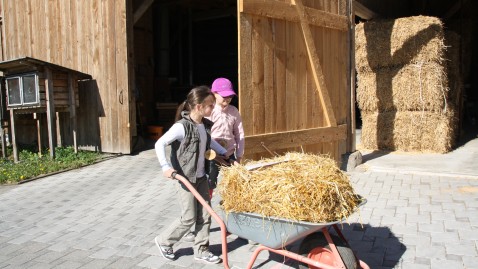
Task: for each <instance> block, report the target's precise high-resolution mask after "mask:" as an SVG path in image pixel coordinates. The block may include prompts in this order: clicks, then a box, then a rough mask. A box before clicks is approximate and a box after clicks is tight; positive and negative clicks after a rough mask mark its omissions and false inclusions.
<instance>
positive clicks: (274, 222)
mask: <svg viewBox="0 0 478 269" xmlns="http://www.w3.org/2000/svg"><path fill="white" fill-rule="evenodd" d="M218 213H219V215H220V216H221V218H222V219H223V220H224V223H225V224H226V227H227V230H228V232H230V233H231V234H235V235H237V236H239V237H241V238H244V239H248V240H252V241H254V242H257V243H259V244H261V245H264V246H266V247H270V248H273V249H280V248H284V247H285V246H287V245H289V244H291V243H292V242H294V241H296V240H298V239H301V238H304V237H306V236H307V235H309V234H311V233H314V232H317V231H319V230H321V229H322V228H324V227H327V226H329V225H333V224H336V223H338V222H340V221H334V222H328V223H312V222H305V221H292V220H289V219H283V218H276V217H264V216H262V215H259V214H256V213H238V212H230V213H228V214H226V213H225V212H224V211H222V210H220V211H219V212H218Z"/></svg>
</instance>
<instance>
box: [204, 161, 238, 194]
mask: <svg viewBox="0 0 478 269" xmlns="http://www.w3.org/2000/svg"><path fill="white" fill-rule="evenodd" d="M235 160H236V156H235V155H234V154H233V155H231V158H230V161H229V162H230V163H232V162H233V161H235ZM209 163H210V165H209V178H208V183H209V189H211V190H214V189H215V188H216V187H217V177H218V176H219V169H220V166H221V164H219V163H218V162H216V161H211V162H209Z"/></svg>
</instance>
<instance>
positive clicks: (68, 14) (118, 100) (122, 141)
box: [0, 0, 136, 153]
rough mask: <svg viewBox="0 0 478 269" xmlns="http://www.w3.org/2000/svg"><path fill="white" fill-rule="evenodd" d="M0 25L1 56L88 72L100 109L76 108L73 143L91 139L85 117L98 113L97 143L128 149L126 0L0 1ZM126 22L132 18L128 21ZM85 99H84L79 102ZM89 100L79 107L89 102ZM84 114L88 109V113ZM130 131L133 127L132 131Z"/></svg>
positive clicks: (129, 14) (129, 56)
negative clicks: (75, 139) (1, 33)
mask: <svg viewBox="0 0 478 269" xmlns="http://www.w3.org/2000/svg"><path fill="white" fill-rule="evenodd" d="M0 4H1V5H2V6H1V10H2V11H3V14H4V17H3V25H4V32H5V35H4V37H6V38H5V40H4V46H5V48H4V52H5V55H4V59H3V60H11V59H15V58H20V57H24V56H29V57H33V58H37V59H40V60H43V61H47V62H51V63H54V64H58V65H61V66H64V67H67V68H71V69H73V70H78V71H80V72H83V73H87V74H90V75H91V76H92V77H93V80H94V83H89V84H87V85H90V86H91V87H97V89H90V90H89V92H96V90H97V92H98V95H99V96H94V97H93V100H98V102H100V103H101V104H95V106H97V105H98V106H101V107H102V108H103V109H104V111H103V112H104V113H103V114H102V113H99V112H98V111H96V110H88V109H81V110H80V111H82V114H80V113H78V118H79V122H80V125H79V126H78V144H79V146H81V144H82V143H88V142H87V141H96V140H95V138H94V137H89V136H98V134H97V133H92V132H90V131H89V128H88V127H89V126H88V125H89V123H88V122H87V121H86V120H85V119H88V118H92V117H96V118H99V128H100V137H101V141H100V145H94V146H95V148H101V150H102V151H105V152H114V153H130V151H131V133H132V130H134V128H136V123H135V118H132V117H131V116H130V107H131V103H132V102H134V100H133V96H132V94H131V90H132V86H131V85H132V83H133V82H132V80H133V79H134V78H133V77H132V76H134V75H133V73H132V72H130V70H131V68H132V67H131V61H132V57H133V56H132V55H133V54H132V53H130V52H129V51H128V50H129V49H130V48H131V46H130V42H131V36H132V26H128V25H127V21H128V19H129V18H132V10H131V0H127V1H114V0H103V1H97V0H82V1H77V0H61V1H56V0H15V1H11V0H1V2H0ZM130 24H131V23H130ZM83 101H84V102H83ZM87 101H88V99H87V100H85V99H83V100H80V106H82V107H83V106H88V105H89V104H88V103H87ZM85 113H93V114H91V115H87V114H85ZM134 132H135V130H134Z"/></svg>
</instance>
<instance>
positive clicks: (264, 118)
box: [238, 0, 350, 162]
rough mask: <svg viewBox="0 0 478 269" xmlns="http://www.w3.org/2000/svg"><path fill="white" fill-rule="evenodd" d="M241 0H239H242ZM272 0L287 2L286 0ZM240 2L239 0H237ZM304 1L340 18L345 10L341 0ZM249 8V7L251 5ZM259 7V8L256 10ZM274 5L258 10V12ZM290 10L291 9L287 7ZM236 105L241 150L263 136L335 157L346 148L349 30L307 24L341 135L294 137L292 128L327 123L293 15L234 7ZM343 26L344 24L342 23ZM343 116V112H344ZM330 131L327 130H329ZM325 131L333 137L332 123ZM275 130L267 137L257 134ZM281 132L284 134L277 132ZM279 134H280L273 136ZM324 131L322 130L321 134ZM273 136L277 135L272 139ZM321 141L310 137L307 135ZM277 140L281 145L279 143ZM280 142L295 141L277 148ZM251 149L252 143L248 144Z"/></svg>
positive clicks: (275, 143) (266, 141) (273, 142)
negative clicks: (237, 57)
mask: <svg viewBox="0 0 478 269" xmlns="http://www.w3.org/2000/svg"><path fill="white" fill-rule="evenodd" d="M246 1H247V0H244V2H246ZM272 1H273V2H276V3H278V2H283V3H290V1H289V0H280V1H275V0H272ZM241 2H242V1H241ZM248 2H249V3H251V2H254V4H257V5H256V6H255V7H256V9H260V7H259V6H260V5H262V4H263V2H261V1H248ZM303 3H304V6H306V7H309V8H314V9H318V10H321V11H325V12H328V13H332V14H338V15H341V16H343V17H341V18H342V19H343V20H346V19H347V17H345V16H348V15H347V5H348V1H347V0H320V1H317V0H315V1H314V0H303ZM251 9H253V8H251ZM289 11H293V10H281V12H282V13H281V12H277V13H275V14H283V16H284V18H286V17H287V18H289V19H290V18H291V17H292V16H291V14H287V13H288V12H289ZM259 12H260V11H259ZM266 12H270V13H274V11H270V10H269V11H264V13H266ZM290 13H292V12H290ZM238 15H239V18H240V19H239V36H240V39H239V40H240V44H239V55H240V61H239V62H240V67H239V68H240V72H239V73H240V79H239V92H240V95H239V96H240V100H239V109H240V112H241V114H242V116H243V119H244V129H245V133H246V153H247V152H248V150H249V152H250V151H251V150H252V149H251V148H250V147H248V145H250V143H248V141H249V142H251V141H256V140H257V139H259V138H260V137H263V140H261V141H264V144H265V145H266V146H267V145H268V144H269V145H270V146H271V147H276V146H277V148H278V149H277V150H275V149H274V151H275V152H277V153H282V152H287V151H293V150H295V151H297V150H298V151H302V150H305V151H306V152H314V153H324V154H329V155H330V156H331V157H332V158H334V159H335V160H337V161H338V162H339V161H340V157H341V155H342V154H344V153H345V151H346V146H347V143H346V142H347V138H346V129H345V128H346V124H347V123H348V121H349V120H350V115H349V112H350V111H349V109H350V101H349V100H348V98H350V85H349V83H350V82H349V79H350V75H349V68H350V66H349V60H350V59H349V57H350V52H349V43H348V42H350V41H349V39H348V35H349V32H348V30H347V29H340V30H338V29H336V28H337V27H335V26H333V27H319V26H316V25H312V24H311V25H310V29H311V32H312V36H313V39H314V42H315V47H316V50H317V54H318V57H319V59H320V63H321V66H322V70H323V74H324V77H325V83H326V85H327V88H328V92H329V95H330V100H331V103H332V107H333V110H334V115H335V118H336V121H337V125H338V126H341V127H340V128H338V129H337V130H341V131H340V132H341V133H345V137H344V135H341V136H340V137H338V138H337V139H335V141H330V139H328V138H324V139H322V140H321V139H320V138H317V137H314V132H310V135H311V139H310V140H307V139H302V138H301V139H298V140H297V141H296V140H294V139H295V138H294V131H295V130H307V129H313V128H317V127H327V124H326V118H325V114H324V110H323V107H322V106H321V102H320V98H319V94H318V91H317V87H316V85H315V83H314V78H313V76H312V71H311V66H310V62H309V60H308V52H307V48H306V46H305V41H304V36H303V33H302V30H301V25H300V23H299V22H297V21H290V20H283V19H278V18H271V17H268V16H259V15H255V14H251V13H241V12H240V11H239V14H238ZM342 28H344V27H342ZM348 117H349V118H348ZM329 131H330V132H329ZM327 132H329V133H330V137H334V136H335V137H337V134H335V133H334V132H335V131H334V130H333V129H330V130H326V132H325V133H327ZM272 133H275V134H278V136H277V135H276V136H275V137H272V136H269V137H272V138H269V139H268V138H267V137H268V136H267V135H264V136H261V135H262V134H272ZM281 133H284V135H282V136H280V134H281ZM277 137H280V139H277ZM324 137H325V136H324ZM276 140H277V141H276ZM319 140H321V141H322V142H318V143H312V144H311V141H319ZM279 143H282V145H279ZM283 145H295V146H293V147H288V148H283ZM254 152H257V149H254ZM246 157H248V158H253V159H258V158H261V157H270V155H269V154H268V153H267V152H266V151H263V152H260V153H256V154H254V155H253V156H251V155H249V156H246Z"/></svg>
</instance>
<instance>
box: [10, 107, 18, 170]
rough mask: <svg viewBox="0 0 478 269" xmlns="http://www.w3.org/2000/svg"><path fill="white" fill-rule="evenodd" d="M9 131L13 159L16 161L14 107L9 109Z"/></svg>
mask: <svg viewBox="0 0 478 269" xmlns="http://www.w3.org/2000/svg"><path fill="white" fill-rule="evenodd" d="M10 124H11V127H10V131H11V139H12V145H13V161H14V162H18V161H19V160H18V148H17V139H16V137H15V109H11V110H10Z"/></svg>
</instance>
